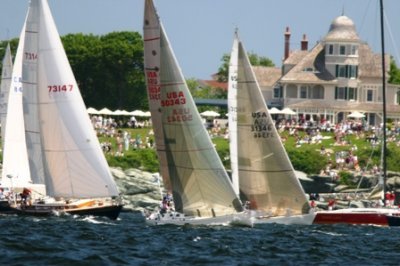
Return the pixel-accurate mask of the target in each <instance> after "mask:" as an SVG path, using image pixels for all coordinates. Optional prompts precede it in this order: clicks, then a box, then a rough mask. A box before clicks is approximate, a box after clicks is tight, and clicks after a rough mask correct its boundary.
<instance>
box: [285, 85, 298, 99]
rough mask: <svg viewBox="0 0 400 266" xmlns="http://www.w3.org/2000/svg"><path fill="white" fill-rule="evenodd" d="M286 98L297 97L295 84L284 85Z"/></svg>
mask: <svg viewBox="0 0 400 266" xmlns="http://www.w3.org/2000/svg"><path fill="white" fill-rule="evenodd" d="M286 97H287V98H297V87H296V85H293V84H290V85H288V86H287V87H286Z"/></svg>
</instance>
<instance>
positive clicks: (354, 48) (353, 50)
mask: <svg viewBox="0 0 400 266" xmlns="http://www.w3.org/2000/svg"><path fill="white" fill-rule="evenodd" d="M357 54H358V49H357V45H352V46H351V55H357Z"/></svg>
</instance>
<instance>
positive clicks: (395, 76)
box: [389, 57, 400, 84]
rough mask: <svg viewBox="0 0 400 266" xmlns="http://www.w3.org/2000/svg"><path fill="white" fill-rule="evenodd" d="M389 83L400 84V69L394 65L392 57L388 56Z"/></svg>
mask: <svg viewBox="0 0 400 266" xmlns="http://www.w3.org/2000/svg"><path fill="white" fill-rule="evenodd" d="M389 76H390V77H389V83H391V84H400V69H399V68H397V66H396V61H394V58H393V57H391V58H390V71H389Z"/></svg>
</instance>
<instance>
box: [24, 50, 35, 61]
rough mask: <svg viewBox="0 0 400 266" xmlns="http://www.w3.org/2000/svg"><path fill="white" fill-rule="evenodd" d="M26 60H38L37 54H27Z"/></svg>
mask: <svg viewBox="0 0 400 266" xmlns="http://www.w3.org/2000/svg"><path fill="white" fill-rule="evenodd" d="M25 59H26V60H36V59H37V54H35V53H29V52H25Z"/></svg>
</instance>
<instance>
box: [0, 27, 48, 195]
mask: <svg viewBox="0 0 400 266" xmlns="http://www.w3.org/2000/svg"><path fill="white" fill-rule="evenodd" d="M24 36H25V28H23V29H22V31H21V34H20V41H19V44H18V49H17V52H16V56H15V60H14V65H13V66H12V72H11V76H10V82H9V83H8V84H7V86H8V87H7V88H5V89H6V91H5V92H4V95H6V96H5V98H4V103H3V106H4V107H5V111H4V112H2V113H4V114H5V116H4V119H2V132H3V131H4V133H3V134H4V135H2V140H3V146H2V147H3V166H2V174H1V186H2V187H3V188H8V189H9V190H10V193H11V194H12V195H13V194H14V193H17V192H21V191H22V190H23V188H24V187H28V188H29V189H31V191H32V198H34V199H35V198H39V197H41V196H43V195H44V194H45V193H46V192H45V187H44V184H34V183H33V182H32V179H31V175H30V170H29V162H28V153H27V147H26V142H25V128H24V117H23V109H22V83H21V80H22V54H23V48H24ZM7 53H8V52H7ZM7 53H6V54H7ZM10 60H11V57H10Z"/></svg>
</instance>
